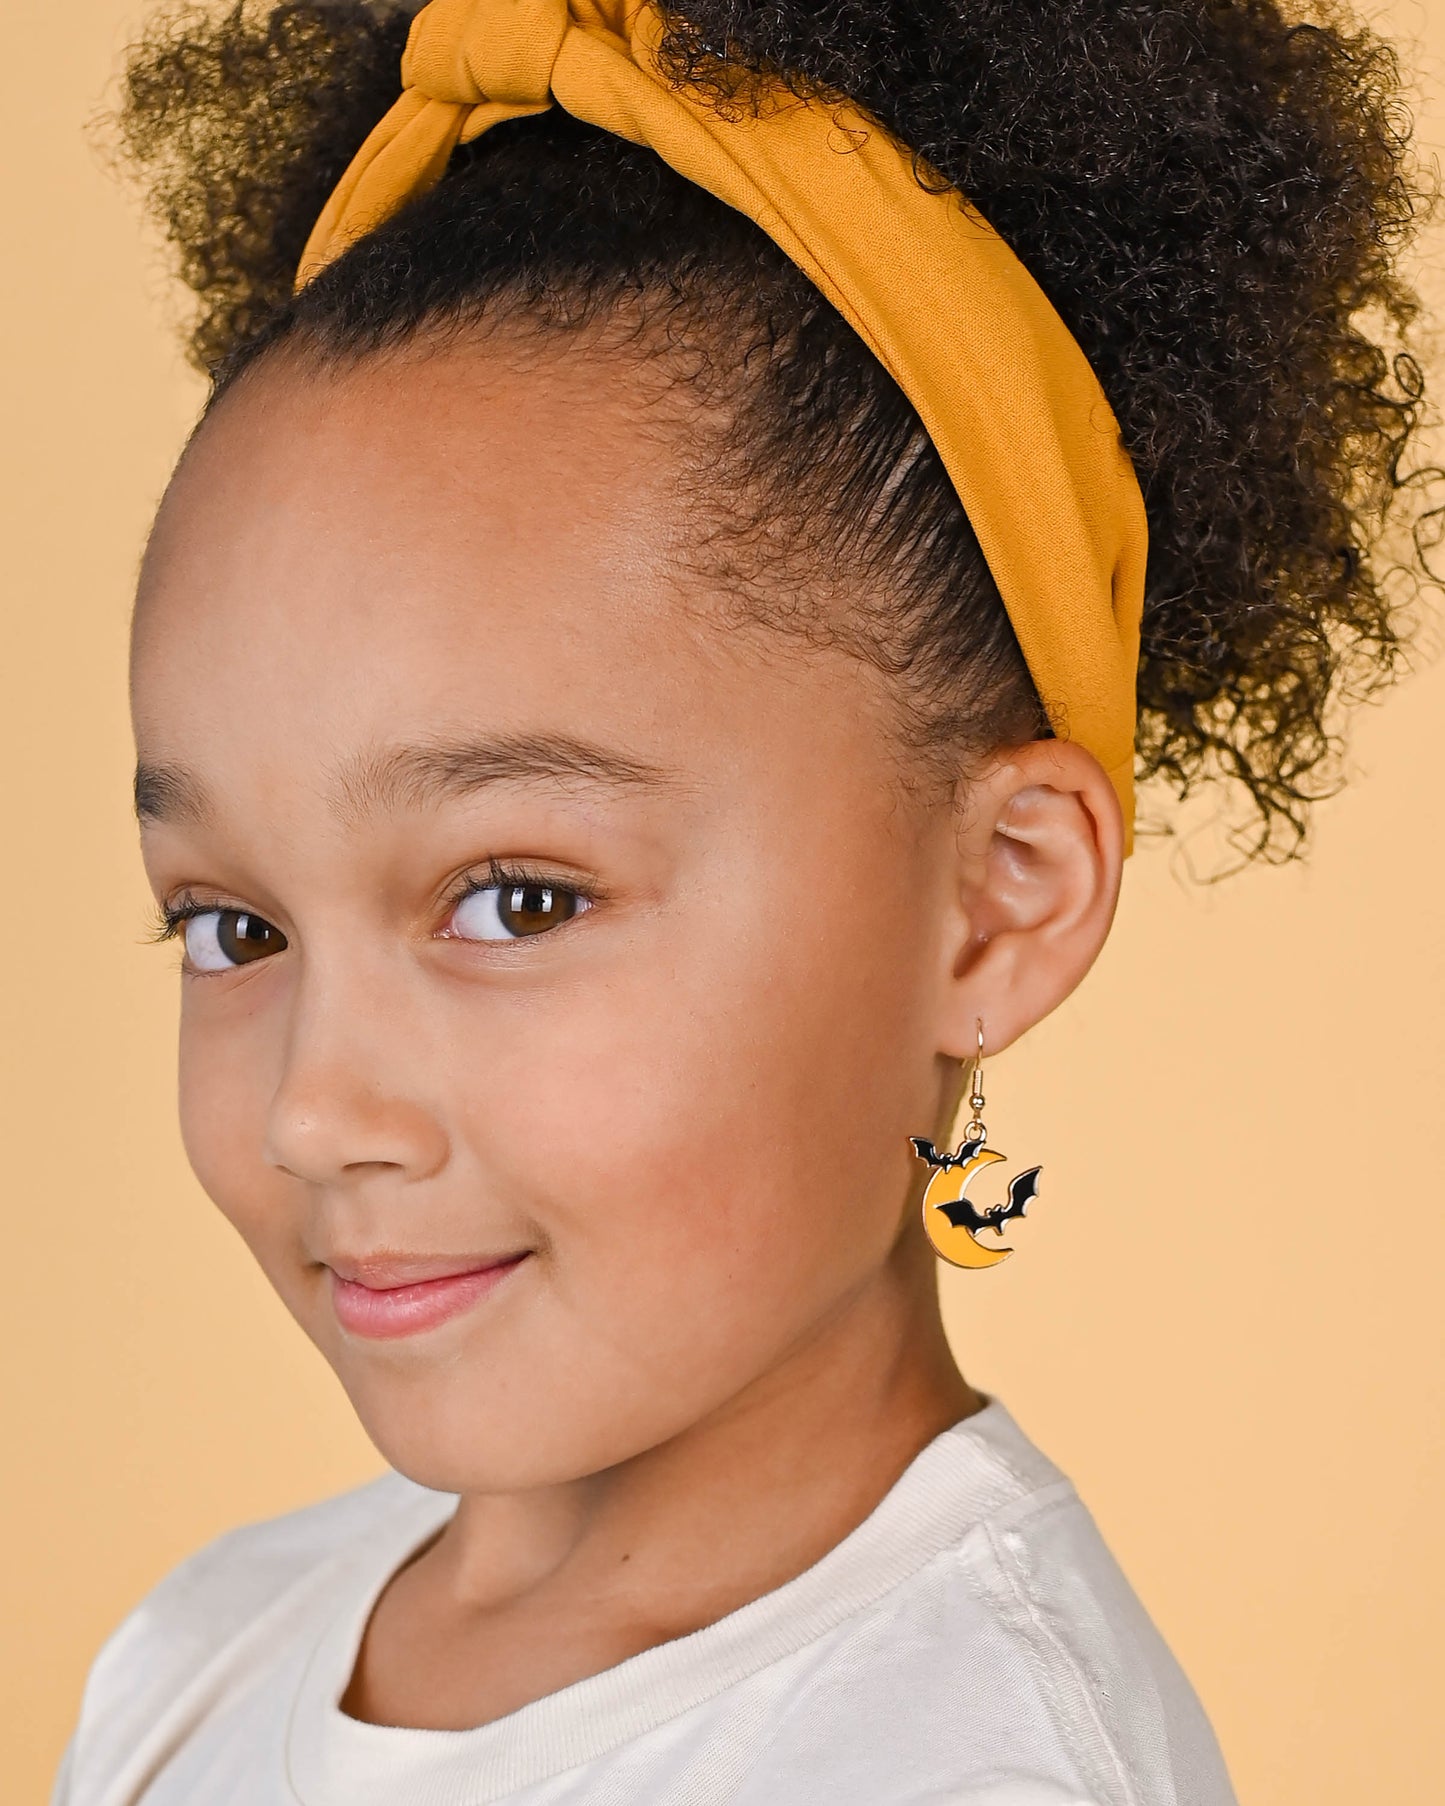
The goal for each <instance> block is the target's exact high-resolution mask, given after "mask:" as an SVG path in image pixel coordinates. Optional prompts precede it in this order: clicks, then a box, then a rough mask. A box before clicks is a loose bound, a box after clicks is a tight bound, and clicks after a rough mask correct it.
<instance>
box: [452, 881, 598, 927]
mask: <svg viewBox="0 0 1445 1806" xmlns="http://www.w3.org/2000/svg"><path fill="white" fill-rule="evenodd" d="M589 907H590V905H589V904H588V902H587V899H586V898H585V897H583V896H582V895H581V894H580V893H579V892H578V891H575V890H568V888H567V887H566V885H564V884H545V883H538V882H532V881H529V882H526V883H521V884H488V885H486V886H484V887H480V888H478V889H476V890H472V891H468V893H467V894H466V896H464V897H463V898H462V900H461V902H460V903H458V904H457V906H456V909H455V910H454V911H453V912H452V933H453V934H455V935H456V936H457V937H458V938H459V939H460V940H464V941H515V940H521V939H522V938H523V937H524V936H526V935H533V934H543V933H545V932H546V930H547V929H549V928H558V927H560V926H561V924H562V923H563V922H567V921H570V920H571V919H572V917H573V916H575V915H579V914H580V913H581V912H582V911H583V910H584V909H587V908H589Z"/></svg>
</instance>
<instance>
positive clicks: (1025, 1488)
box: [286, 1393, 1070, 1806]
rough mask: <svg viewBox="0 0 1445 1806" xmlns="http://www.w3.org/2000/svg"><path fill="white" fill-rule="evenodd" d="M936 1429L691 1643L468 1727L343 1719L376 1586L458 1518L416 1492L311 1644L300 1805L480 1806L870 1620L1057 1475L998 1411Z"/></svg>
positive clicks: (300, 1749) (450, 1500) (297, 1754)
mask: <svg viewBox="0 0 1445 1806" xmlns="http://www.w3.org/2000/svg"><path fill="white" fill-rule="evenodd" d="M980 1396H981V1397H982V1398H983V1399H984V1401H985V1402H984V1404H983V1406H982V1407H981V1408H980V1409H979V1410H977V1411H975V1412H974V1413H973V1414H972V1415H971V1416H968V1417H965V1418H962V1419H960V1420H959V1422H957V1423H955V1424H953V1425H951V1426H950V1427H949V1428H948V1429H946V1430H943V1431H942V1432H940V1434H939V1435H938V1436H936V1437H935V1438H934V1439H933V1441H932V1442H930V1443H928V1444H927V1445H926V1446H925V1447H924V1448H923V1449H922V1450H920V1451H919V1453H918V1454H917V1455H916V1456H915V1457H914V1458H913V1460H912V1461H911V1462H910V1463H909V1465H908V1467H907V1468H906V1469H905V1470H904V1472H903V1473H902V1474H901V1475H900V1476H899V1478H898V1479H897V1480H896V1481H895V1482H894V1484H893V1486H892V1487H891V1488H890V1489H889V1491H888V1492H887V1493H886V1494H885V1495H884V1497H883V1498H882V1499H881V1500H880V1501H879V1503H878V1504H877V1505H876V1506H875V1507H874V1509H873V1511H872V1512H870V1513H869V1515H868V1516H867V1517H866V1518H864V1519H863V1521H862V1522H861V1523H860V1524H859V1525H857V1526H856V1528H855V1529H853V1530H852V1531H850V1532H849V1534H848V1535H847V1536H845V1537H844V1538H843V1540H842V1541H841V1542H839V1543H837V1544H836V1545H835V1546H834V1547H833V1548H832V1549H830V1550H828V1552H827V1553H826V1554H825V1555H823V1556H822V1557H821V1558H820V1559H819V1560H818V1561H816V1562H815V1563H814V1564H813V1565H812V1566H811V1567H809V1568H806V1569H804V1570H803V1572H802V1573H801V1574H798V1575H795V1576H794V1578H793V1579H791V1580H789V1581H785V1582H784V1583H783V1584H782V1585H781V1586H779V1587H777V1588H774V1589H773V1590H772V1591H771V1592H768V1593H764V1594H763V1595H761V1596H760V1597H759V1598H757V1599H754V1600H751V1601H750V1602H749V1603H748V1604H746V1605H744V1606H741V1607H739V1608H738V1609H737V1610H736V1611H733V1612H730V1613H729V1614H728V1615H727V1616H726V1617H723V1618H720V1619H718V1620H717V1621H716V1622H715V1623H713V1624H709V1625H704V1626H703V1627H702V1628H701V1629H700V1630H696V1631H693V1632H690V1633H689V1634H687V1635H685V1636H682V1637H678V1638H675V1639H673V1640H671V1641H669V1642H666V1643H660V1644H657V1645H655V1646H654V1647H652V1648H651V1649H646V1650H643V1651H641V1652H640V1653H639V1654H637V1655H634V1656H629V1657H627V1658H626V1659H624V1660H623V1661H621V1662H619V1663H617V1664H616V1665H615V1666H613V1667H611V1668H607V1669H604V1670H603V1671H602V1672H601V1673H599V1674H594V1675H589V1676H587V1677H586V1678H585V1679H583V1680H580V1681H575V1682H573V1683H571V1684H570V1685H568V1686H566V1687H563V1688H561V1689H559V1690H558V1691H557V1692H555V1693H550V1694H547V1695H545V1696H544V1697H543V1698H541V1699H538V1700H534V1701H532V1702H531V1703H530V1704H528V1705H525V1706H522V1707H520V1708H519V1709H518V1710H517V1711H515V1712H511V1713H508V1714H507V1715H506V1716H505V1717H503V1718H498V1719H494V1720H493V1721H492V1722H490V1723H488V1724H484V1725H478V1726H476V1727H475V1728H473V1729H470V1730H463V1731H437V1730H422V1729H418V1728H416V1727H414V1726H398V1725H374V1724H368V1723H365V1722H363V1721H361V1720H359V1719H354V1718H351V1717H348V1716H347V1714H346V1713H344V1712H343V1711H342V1710H341V1708H340V1699H341V1696H342V1694H343V1693H344V1692H345V1690H346V1687H347V1685H348V1683H349V1681H350V1678H351V1675H352V1673H353V1671H354V1669H355V1666H356V1658H357V1655H358V1653H359V1651H360V1646H361V1638H362V1633H363V1631H364V1630H365V1627H366V1625H367V1623H368V1622H369V1620H370V1618H371V1613H372V1610H373V1608H374V1606H375V1604H376V1602H377V1600H378V1599H379V1598H380V1596H381V1593H382V1590H383V1588H384V1587H385V1586H386V1585H387V1583H388V1582H389V1581H390V1580H391V1578H392V1577H393V1576H394V1575H395V1574H396V1573H397V1572H398V1570H399V1569H400V1568H402V1567H403V1566H404V1565H405V1564H406V1563H407V1562H408V1561H410V1560H411V1559H412V1557H413V1556H415V1555H416V1554H418V1553H419V1552H420V1550H421V1548H422V1547H423V1545H424V1544H426V1543H427V1542H429V1541H430V1540H431V1539H432V1538H433V1537H434V1536H435V1535H436V1534H437V1532H438V1531H439V1530H440V1529H441V1527H442V1526H443V1525H444V1524H445V1523H446V1522H447V1520H448V1519H449V1518H450V1517H451V1515H452V1513H453V1511H454V1510H455V1508H456V1498H455V1495H453V1494H449V1493H436V1492H429V1491H424V1490H422V1491H421V1492H420V1497H419V1499H418V1501H417V1504H416V1506H415V1507H414V1508H413V1509H411V1510H408V1511H407V1512H405V1513H403V1514H401V1515H400V1517H399V1519H398V1521H397V1523H396V1525H395V1527H394V1534H391V1535H388V1536H387V1537H386V1538H385V1540H384V1542H378V1543H376V1544H369V1545H368V1547H367V1549H366V1552H365V1558H364V1559H362V1560H359V1561H357V1562H356V1564H355V1565H354V1566H353V1567H352V1569H351V1572H350V1576H349V1579H348V1582H347V1584H346V1587H345V1592H344V1595H343V1597H342V1600H341V1602H340V1603H339V1605H338V1607H337V1609H336V1610H335V1611H334V1612H333V1614H332V1616H331V1617H330V1619H329V1620H328V1622H327V1624H326V1626H325V1628H324V1630H323V1632H322V1634H321V1635H320V1637H319V1639H318V1641H317V1642H316V1644H315V1646H314V1647H313V1649H312V1651H311V1653H310V1657H309V1659H308V1661H307V1663H306V1666H305V1669H304V1671H303V1673H302V1676H301V1680H300V1683H299V1685H298V1688H297V1691H296V1694H295V1697H294V1699H293V1701H292V1708H291V1713H290V1717H289V1722H288V1724H287V1727H286V1766H287V1771H288V1779H289V1781H290V1784H291V1787H292V1789H293V1791H294V1792H295V1794H296V1796H297V1798H298V1799H299V1800H300V1801H301V1802H302V1803H303V1806H395V1802H396V1801H397V1800H398V1799H399V1798H405V1799H406V1801H407V1803H408V1806H485V1803H487V1802H492V1801H498V1800H504V1799H506V1798H507V1797H508V1796H509V1795H510V1794H512V1793H514V1792H518V1791H520V1790H521V1789H522V1788H525V1787H528V1786H532V1785H535V1784H537V1783H538V1782H541V1781H544V1780H546V1779H548V1778H549V1777H550V1776H552V1775H556V1774H560V1773H563V1772H565V1771H566V1770H567V1769H569V1768H575V1767H578V1766H580V1765H581V1764H583V1763H586V1762H589V1761H592V1760H595V1759H596V1758H598V1757H599V1756H602V1755H604V1754H605V1753H606V1752H607V1751H608V1750H610V1749H614V1748H616V1747H617V1746H618V1745H619V1744H622V1743H626V1742H628V1741H629V1740H631V1739H633V1738H636V1737H639V1736H641V1735H643V1734H644V1733H646V1732H647V1731H650V1730H653V1729H655V1728H656V1727H657V1726H659V1725H661V1724H663V1723H665V1722H667V1721H668V1720H669V1719H672V1718H675V1717H677V1716H679V1715H680V1714H681V1713H683V1712H686V1711H689V1710H691V1709H692V1708H693V1707H695V1706H698V1705H701V1704H702V1703H703V1702H704V1701H706V1700H708V1699H710V1698H712V1697H715V1696H716V1695H717V1694H718V1693H721V1692H722V1691H724V1690H725V1689H726V1688H727V1687H729V1686H732V1685H734V1684H736V1683H737V1682H739V1681H741V1680H744V1679H746V1678H747V1676H749V1675H751V1674H754V1673H757V1672H758V1671H759V1670H761V1669H763V1668H765V1667H767V1666H769V1665H770V1664H771V1663H773V1662H776V1661H779V1660H781V1659H782V1658H784V1657H785V1656H788V1655H791V1654H793V1653H794V1652H796V1651H797V1650H799V1649H802V1648H804V1647H805V1646H806V1645H807V1644H809V1643H811V1642H814V1641H815V1640H817V1639H818V1638H819V1637H821V1636H823V1635H825V1634H826V1633H827V1632H828V1631H830V1630H832V1629H833V1628H834V1627H835V1626H836V1625H838V1624H840V1623H842V1622H843V1621H844V1620H845V1619H846V1618H848V1617H850V1616H852V1615H853V1614H854V1613H857V1612H859V1611H862V1610H865V1609H866V1608H867V1607H868V1606H870V1605H872V1604H874V1603H876V1602H877V1601H878V1600H879V1599H881V1598H883V1597H884V1595H885V1594H887V1593H888V1592H890V1591H891V1590H892V1589H893V1588H894V1587H896V1586H898V1585H900V1584H901V1583H902V1582H903V1581H905V1580H907V1579H909V1578H910V1577H911V1576H912V1575H913V1574H915V1573H916V1572H917V1571H918V1570H919V1569H920V1568H922V1567H923V1566H925V1565H926V1564H927V1563H928V1562H930V1561H931V1560H933V1559H934V1558H935V1557H937V1556H938V1555H940V1554H942V1553H943V1552H944V1551H945V1550H947V1549H949V1548H951V1547H953V1546H955V1545H956V1544H957V1543H958V1542H959V1541H960V1540H961V1538H962V1537H963V1536H964V1535H965V1534H966V1533H967V1531H968V1530H969V1528H970V1527H971V1526H972V1525H973V1524H975V1523H977V1522H978V1521H979V1519H980V1518H983V1517H985V1516H987V1515H988V1514H989V1513H990V1512H993V1511H996V1510H998V1509H999V1507H1000V1506H1001V1505H1002V1504H1005V1503H1008V1502H1010V1501H1012V1500H1014V1499H1017V1498H1019V1497H1020V1496H1022V1495H1023V1494H1025V1493H1033V1492H1037V1491H1038V1490H1040V1489H1041V1488H1043V1487H1049V1486H1059V1485H1061V1486H1062V1487H1064V1488H1068V1487H1069V1485H1070V1482H1069V1481H1068V1479H1067V1476H1066V1475H1064V1474H1063V1472H1062V1471H1061V1470H1060V1469H1059V1468H1058V1467H1056V1466H1055V1465H1054V1463H1053V1462H1052V1461H1050V1460H1049V1458H1048V1457H1047V1456H1046V1455H1044V1454H1043V1452H1042V1451H1041V1450H1040V1449H1039V1448H1038V1447H1037V1446H1036V1445H1035V1444H1034V1443H1033V1442H1032V1441H1031V1440H1030V1439H1029V1438H1028V1437H1027V1436H1026V1435H1025V1433H1024V1432H1023V1430H1022V1429H1021V1428H1020V1426H1019V1425H1018V1423H1017V1422H1016V1420H1015V1419H1014V1417H1013V1416H1012V1414H1011V1413H1010V1412H1009V1411H1008V1409H1007V1407H1006V1406H1005V1405H1004V1404H1003V1403H1002V1401H1001V1400H1000V1399H999V1398H998V1397H996V1396H994V1395H991V1394H988V1393H981V1394H980Z"/></svg>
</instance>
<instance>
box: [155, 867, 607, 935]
mask: <svg viewBox="0 0 1445 1806" xmlns="http://www.w3.org/2000/svg"><path fill="white" fill-rule="evenodd" d="M485 871H486V877H485V880H484V879H483V878H482V877H481V876H480V874H479V873H478V872H468V873H467V875H466V877H465V878H464V879H463V880H462V881H461V883H460V884H457V885H455V886H453V888H452V890H451V891H450V892H449V893H448V896H447V898H446V906H447V910H448V913H450V912H451V911H452V910H454V909H455V908H456V907H457V905H458V904H459V903H461V902H462V901H463V900H464V899H465V898H467V897H474V896H476V894H477V893H478V892H479V891H484V890H497V889H500V890H507V889H510V888H512V887H513V886H515V885H522V886H526V885H533V884H539V885H544V886H545V887H546V888H548V889H549V890H565V891H566V892H567V893H568V894H569V895H570V896H574V897H581V898H583V899H584V900H585V901H586V902H588V903H598V902H600V901H602V899H603V897H604V895H605V893H604V892H603V891H602V890H601V888H600V887H594V886H590V885H586V884H563V883H561V882H560V881H559V880H558V879H556V878H554V877H553V876H552V875H551V874H550V873H548V872H544V871H541V870H539V869H538V868H537V867H536V866H531V865H526V864H518V865H508V864H506V863H505V862H504V861H502V860H500V859H495V858H493V859H488V860H487V863H486V867H485ZM238 907H239V906H238V905H236V904H232V903H216V902H209V903H207V902H202V901H201V900H200V899H199V898H198V897H195V896H193V895H192V894H191V893H190V892H189V891H182V892H181V895H180V897H179V898H178V899H177V900H176V901H175V902H174V903H162V904H160V905H158V906H157V908H156V911H155V915H154V918H153V920H152V922H151V925H150V928H149V930H148V931H147V934H146V939H147V940H148V941H152V942H156V943H162V942H165V941H173V940H175V939H176V938H177V937H178V936H179V935H180V934H181V933H182V932H183V930H184V928H185V925H186V923H187V922H189V921H191V920H193V919H194V918H195V917H196V916H207V915H210V914H211V913H212V912H213V911H215V910H224V909H235V908H238ZM256 913H258V914H259V911H258V912H256ZM566 926H567V923H566V922H564V923H562V927H564V928H565V927H566ZM550 932H552V933H556V930H555V929H553V930H551V931H550ZM538 938H544V937H538Z"/></svg>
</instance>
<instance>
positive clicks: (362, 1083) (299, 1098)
mask: <svg viewBox="0 0 1445 1806" xmlns="http://www.w3.org/2000/svg"><path fill="white" fill-rule="evenodd" d="M409 1021H410V1016H409V1012H408V1010H407V1008H406V1004H405V1001H404V1000H403V999H401V998H392V997H390V996H388V995H385V994H383V992H382V990H381V989H380V987H379V986H378V985H377V984H376V983H375V982H367V981H366V980H364V979H363V978H362V977H361V976H360V975H355V976H353V977H352V978H350V979H345V978H343V977H341V976H340V975H337V974H332V975H330V976H329V977H325V978H323V977H319V976H318V977H315V978H313V979H312V980H310V981H309V982H307V981H303V983H302V984H301V985H300V986H299V987H298V990H297V992H296V994H295V995H294V997H293V1005H292V1010H291V1014H290V1020H289V1022H288V1025H287V1035H286V1043H285V1049H284V1057H283V1062H282V1068H281V1072H280V1075H279V1078H278V1080H277V1084H276V1089H275V1092H274V1093H273V1095H272V1099H271V1104H270V1108H269V1110H268V1112H267V1116H266V1129H265V1145H264V1150H263V1151H264V1157H265V1159H266V1161H267V1163H268V1164H269V1165H271V1166H273V1167H276V1168H279V1170H280V1171H282V1172H285V1173H289V1174H290V1175H291V1176H292V1177H293V1178H297V1179H303V1180H306V1181H307V1182H309V1183H311V1184H314V1185H327V1186H336V1185H343V1184H346V1183H348V1182H353V1183H354V1182H355V1181H356V1180H358V1179H361V1178H364V1177H366V1176H368V1175H376V1174H379V1173H382V1172H389V1173H390V1174H391V1175H392V1176H393V1177H395V1178H397V1179H400V1180H404V1181H413V1180H419V1179H428V1178H430V1177H432V1176H433V1175H434V1174H436V1173H437V1172H439V1171H440V1170H441V1169H442V1167H443V1166H445V1164H446V1161H447V1158H448V1155H449V1152H450V1142H449V1137H448V1135H447V1130H446V1125H445V1123H444V1121H443V1120H442V1118H441V1116H440V1114H439V1113H438V1110H437V1108H436V1106H435V1105H434V1104H433V1103H432V1102H431V1101H429V1100H428V1099H427V1097H426V1096H425V1093H424V1090H423V1082H422V1077H421V1075H422V1071H423V1069H424V1066H425V1062H424V1061H423V1060H421V1059H419V1058H417V1057H415V1054H414V1051H413V1050H414V1048H415V1037H413V1036H412V1035H410V1034H409V1032H408V1025H409Z"/></svg>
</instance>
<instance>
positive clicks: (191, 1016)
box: [178, 979, 289, 1280]
mask: <svg viewBox="0 0 1445 1806" xmlns="http://www.w3.org/2000/svg"><path fill="white" fill-rule="evenodd" d="M206 982H207V981H206V980H204V979H199V980H198V979H188V980H185V981H183V983H184V985H185V991H184V992H183V997H182V1004H181V1028H180V1085H179V1094H178V1102H179V1109H180V1128H181V1140H182V1142H183V1144H184V1146H185V1150H186V1156H187V1158H188V1159H189V1161H190V1163H191V1168H192V1170H193V1171H194V1173H195V1175H196V1177H197V1179H198V1180H199V1181H200V1183H201V1186H202V1188H203V1190H204V1191H205V1193H206V1195H207V1196H208V1197H209V1198H210V1199H211V1201H212V1202H213V1203H214V1204H215V1205H216V1206H217V1208H218V1209H219V1210H220V1211H221V1214H222V1215H223V1216H225V1217H226V1218H227V1220H228V1221H229V1222H231V1223H232V1224H234V1226H235V1227H236V1229H237V1230H238V1231H239V1232H240V1234H241V1236H242V1237H243V1239H244V1240H245V1241H246V1243H247V1245H248V1246H249V1247H250V1248H251V1250H252V1251H253V1253H254V1254H255V1255H256V1257H257V1259H258V1260H259V1261H260V1262H261V1264H262V1266H263V1267H265V1268H266V1270H267V1272H268V1274H270V1276H271V1277H272V1279H273V1280H275V1279H277V1276H278V1267H279V1264H280V1263H279V1261H278V1259H277V1258H276V1254H275V1252H274V1249H275V1247H276V1246H277V1245H279V1244H280V1243H282V1242H283V1241H284V1240H285V1239H286V1237H287V1233H288V1228H289V1225H288V1219H287V1213H286V1209H285V1200H284V1197H283V1195H282V1194H283V1191H284V1187H283V1186H282V1185H281V1183H280V1177H281V1176H280V1175H279V1174H277V1173H276V1171H275V1169H274V1168H273V1167H270V1166H268V1165H267V1164H266V1162H265V1161H264V1160H263V1158H262V1149H263V1147H264V1145H265V1126H266V1111H267V1107H268V1104H269V1101H270V1098H271V1095H272V1092H273V1091H274V1084H273V1083H271V1082H270V1080H269V1079H268V1073H269V1070H270V1062H269V1060H268V1058H267V1054H266V1047H267V1036H266V1025H265V1023H264V1020H263V1018H262V1016H261V1014H260V1012H259V1010H256V1009H251V1008H247V1007H245V1006H244V1003H243V1004H242V1007H241V1008H232V1007H226V1008H217V1007H216V1005H215V1000H214V999H208V998H205V997H197V995H196V993H195V987H196V986H197V985H198V984H204V983H206ZM238 1001H240V1000H238V999H236V998H234V997H233V998H229V999H226V1000H225V1002H226V1004H227V1005H228V1006H230V1005H234V1004H236V1003H237V1002H238Z"/></svg>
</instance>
